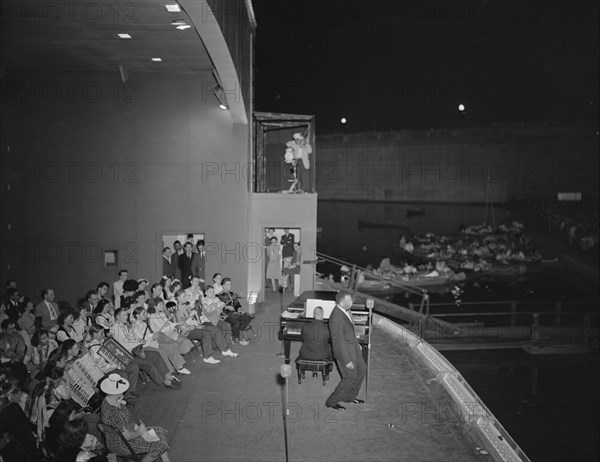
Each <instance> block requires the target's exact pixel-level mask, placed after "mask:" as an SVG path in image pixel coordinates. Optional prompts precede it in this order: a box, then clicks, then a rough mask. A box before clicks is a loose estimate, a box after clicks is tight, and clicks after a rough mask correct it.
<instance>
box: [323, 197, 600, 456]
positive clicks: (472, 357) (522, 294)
mask: <svg viewBox="0 0 600 462" xmlns="http://www.w3.org/2000/svg"><path fill="white" fill-rule="evenodd" d="M414 206H422V207H424V208H425V213H424V214H422V215H418V216H413V217H410V218H408V224H409V226H410V227H409V228H406V229H374V228H360V227H359V226H358V220H359V219H361V220H365V221H372V222H387V223H400V222H402V221H405V220H406V219H407V216H406V210H407V209H408V208H410V207H414ZM484 215H485V208H484V206H479V205H455V204H449V205H445V204H433V205H431V204H425V205H422V204H384V203H368V202H334V201H331V202H330V201H320V202H319V209H318V226H320V227H322V228H323V231H322V232H321V234H320V236H319V240H318V250H319V251H320V252H322V253H325V254H328V255H332V256H335V257H337V258H340V259H343V260H345V261H348V262H351V263H355V264H358V265H360V266H366V265H367V264H372V265H374V266H378V265H379V262H380V261H381V259H382V258H384V257H392V263H394V262H396V263H399V262H400V260H401V258H400V257H398V256H396V255H395V254H394V243H395V242H397V241H398V240H399V238H400V236H401V235H402V234H404V235H410V234H411V233H415V234H424V233H426V232H432V233H435V234H450V233H452V232H455V231H456V230H457V229H458V227H459V226H460V225H472V224H481V223H482V222H483V219H484ZM511 217H512V215H511V212H510V210H509V209H506V208H500V207H498V208H496V209H495V218H496V221H497V223H502V222H504V221H505V220H506V219H510V218H511ZM318 270H319V271H320V272H322V273H325V274H329V273H332V274H334V275H336V276H337V275H338V274H339V270H338V269H337V268H336V267H335V266H331V265H328V264H324V265H319V267H318ZM460 289H461V293H460V296H459V300H461V301H463V302H465V301H490V300H519V301H520V300H524V301H562V302H564V303H565V307H566V308H565V311H568V309H569V308H568V302H570V301H571V302H581V301H584V302H587V304H588V305H591V306H595V307H597V306H598V298H599V297H598V289H597V288H591V287H590V286H589V284H586V283H585V282H584V281H582V279H581V278H580V277H579V276H578V275H576V274H573V273H570V272H568V271H566V270H565V269H543V270H539V271H529V272H528V273H527V274H526V275H525V276H524V277H522V278H520V279H519V280H511V281H506V280H504V281H502V280H491V279H485V280H477V281H471V282H466V283H464V284H460ZM390 299H391V301H396V302H397V303H400V304H402V305H404V306H406V305H407V303H409V302H413V303H419V301H420V297H418V296H408V297H407V296H406V295H405V294H399V295H395V296H393V297H390ZM456 300H457V297H456V296H455V295H453V294H452V293H451V292H449V288H445V289H443V290H441V291H439V293H435V292H434V293H431V302H432V303H436V302H451V303H455V304H456ZM455 306H456V307H457V309H456V310H454V311H459V310H460V305H455ZM572 309H578V308H576V307H573V308H572ZM596 309H597V308H596ZM432 311H434V308H432ZM448 320H449V319H448ZM488 320H489V319H488ZM444 354H445V356H446V357H447V358H448V359H449V360H450V361H451V362H452V363H453V364H454V365H455V366H456V367H457V369H458V370H459V371H460V372H461V374H462V375H463V376H464V377H465V378H466V379H467V381H468V382H469V384H470V385H471V387H472V388H473V389H474V390H475V391H476V393H477V394H478V395H479V396H480V397H481V398H482V399H483V401H484V402H485V403H486V405H487V406H488V408H490V410H491V411H492V412H493V413H494V415H495V416H496V417H497V418H498V419H499V420H500V422H501V423H502V424H503V425H504V427H505V428H506V429H507V430H508V432H509V433H510V434H511V436H512V437H513V438H514V439H515V441H516V442H517V443H518V444H519V445H520V446H521V447H522V448H523V450H524V451H525V453H526V454H527V455H528V456H529V457H530V458H531V459H532V460H533V461H561V462H562V461H597V460H599V457H600V452H599V448H598V437H597V434H598V431H599V430H600V425H599V417H598V415H599V413H598V410H599V409H598V405H599V403H598V396H599V380H598V379H599V364H598V355H597V353H592V354H589V355H545V356H537V357H536V356H533V355H529V354H527V353H525V352H524V351H522V350H487V351H468V352H445V353H444Z"/></svg>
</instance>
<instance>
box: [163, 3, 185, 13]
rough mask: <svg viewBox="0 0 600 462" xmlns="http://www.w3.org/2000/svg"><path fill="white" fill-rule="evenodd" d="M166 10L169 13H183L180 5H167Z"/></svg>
mask: <svg viewBox="0 0 600 462" xmlns="http://www.w3.org/2000/svg"><path fill="white" fill-rule="evenodd" d="M165 8H166V9H167V11H168V12H169V13H180V12H181V8H179V5H177V4H172V5H165Z"/></svg>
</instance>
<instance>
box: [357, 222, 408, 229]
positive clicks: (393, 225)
mask: <svg viewBox="0 0 600 462" xmlns="http://www.w3.org/2000/svg"><path fill="white" fill-rule="evenodd" d="M358 227H359V228H408V227H409V224H408V221H401V222H399V223H385V222H377V221H366V220H358Z"/></svg>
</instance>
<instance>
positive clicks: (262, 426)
mask: <svg viewBox="0 0 600 462" xmlns="http://www.w3.org/2000/svg"><path fill="white" fill-rule="evenodd" d="M292 300H293V297H292V296H290V295H286V300H285V305H286V306H287V304H289V303H290V302H291V301H292ZM279 313H280V302H279V296H278V295H276V294H269V297H268V300H267V301H266V302H264V303H261V304H259V305H258V306H257V317H256V320H255V322H256V324H257V325H258V327H259V329H258V330H259V334H260V335H259V337H258V338H257V339H256V340H255V341H254V342H253V343H251V344H250V345H249V346H246V347H241V346H237V348H235V350H236V351H237V352H239V353H240V355H239V357H238V358H235V359H234V358H221V359H222V362H221V363H220V364H217V365H208V364H204V363H203V362H202V359H201V358H199V357H198V355H196V356H197V360H196V362H195V363H194V362H192V361H189V360H188V363H187V367H188V368H189V369H190V370H191V371H192V375H191V376H187V377H183V378H182V381H183V388H182V389H181V390H177V391H165V390H159V389H158V388H157V387H156V386H154V385H153V384H151V383H149V384H146V385H142V386H140V387H139V389H138V391H139V392H140V394H141V396H140V398H139V399H138V400H139V405H138V406H139V408H138V410H137V415H138V417H141V418H142V420H143V421H144V423H146V424H147V425H162V426H163V427H165V428H166V429H167V430H168V431H169V442H170V445H171V451H170V455H171V460H172V461H173V462H200V461H285V460H286V452H285V448H286V446H285V427H284V419H283V412H282V410H283V403H284V399H285V385H284V382H283V381H282V379H281V378H280V375H279V373H280V366H281V364H283V358H282V357H280V356H277V353H279V352H280V350H281V342H279V341H278V340H277V332H278V329H279ZM298 349H299V344H298V343H296V342H294V343H293V344H292V355H291V357H292V358H295V357H296V356H297V353H298ZM292 362H293V361H292ZM431 378H433V374H432V373H431V372H430V371H429V370H428V369H426V367H425V366H424V364H423V363H422V362H421V361H420V360H419V359H418V358H417V357H416V356H414V355H413V353H412V351H411V350H410V349H409V348H408V347H405V346H403V345H400V344H399V343H398V342H397V341H396V340H395V339H394V338H392V337H391V336H390V335H389V334H387V333H385V332H383V331H381V330H379V329H374V333H373V336H372V346H371V373H370V384H369V397H368V398H369V399H368V403H366V404H363V405H355V404H348V405H347V409H346V410H345V411H332V410H331V409H328V408H326V407H325V405H324V402H325V399H326V397H327V396H328V395H329V394H330V393H331V392H332V391H333V389H334V388H335V386H336V385H337V383H338V381H339V374H338V373H337V371H336V370H334V372H333V373H332V374H331V378H330V381H329V382H328V383H327V385H326V386H323V385H322V381H321V379H320V377H319V378H312V376H309V375H307V377H306V379H305V380H303V381H302V384H301V385H299V384H298V382H297V376H296V373H295V369H294V370H293V375H292V377H291V378H290V380H289V385H288V386H289V403H290V407H289V408H290V416H289V421H290V424H289V430H290V431H289V434H290V439H289V453H290V460H292V461H321V460H322V461H342V460H343V461H411V462H419V461H423V462H425V461H426V462H434V461H439V462H451V461H457V462H467V461H471V460H478V461H486V460H491V457H490V456H489V455H488V456H485V455H481V454H479V452H477V451H476V449H475V448H476V446H480V444H478V443H477V442H476V441H475V440H474V438H475V437H476V436H475V435H474V434H471V433H470V432H469V430H468V428H467V427H466V426H465V425H464V424H462V423H460V422H459V420H458V418H457V413H456V410H455V407H454V405H453V403H452V401H451V399H450V397H449V396H448V394H447V393H446V392H445V390H444V389H443V388H442V387H441V386H440V385H439V383H437V382H436V381H432V382H431V383H427V380H429V379H431ZM364 393H365V387H364V386H363V390H362V392H361V395H362V397H363V398H364ZM389 424H393V426H389Z"/></svg>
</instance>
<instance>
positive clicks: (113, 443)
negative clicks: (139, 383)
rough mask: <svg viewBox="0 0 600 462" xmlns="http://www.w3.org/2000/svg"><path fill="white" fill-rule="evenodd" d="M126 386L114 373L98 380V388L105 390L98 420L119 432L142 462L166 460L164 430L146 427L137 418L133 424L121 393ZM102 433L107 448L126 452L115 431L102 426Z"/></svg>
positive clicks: (126, 449)
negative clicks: (137, 421)
mask: <svg viewBox="0 0 600 462" xmlns="http://www.w3.org/2000/svg"><path fill="white" fill-rule="evenodd" d="M128 388H129V382H128V381H127V380H126V379H124V378H122V377H121V376H120V375H118V374H111V375H110V376H109V377H108V378H107V379H105V380H103V381H102V383H101V384H100V389H101V390H102V391H103V392H104V393H106V398H104V401H103V402H102V407H101V410H100V415H101V423H104V424H108V425H110V426H111V427H114V428H115V429H116V431H119V432H120V433H121V434H122V435H123V436H124V437H125V439H126V440H127V442H128V443H129V445H130V446H131V447H132V448H133V450H134V451H135V452H136V454H143V456H142V459H141V460H142V462H152V461H153V460H155V459H158V458H159V457H160V460H161V461H162V462H170V459H169V454H168V453H167V451H168V450H169V444H168V442H167V432H166V430H165V429H164V428H162V427H146V426H145V425H144V424H143V423H142V422H141V421H140V424H139V425H137V424H136V423H135V422H134V421H133V419H132V418H131V414H130V413H129V409H128V408H127V406H126V404H125V402H124V400H123V394H124V393H125V392H126V391H127V389H128ZM105 435H106V446H107V448H108V450H109V451H111V452H114V453H115V454H117V455H120V456H127V455H128V454H129V449H128V448H127V446H125V444H124V443H123V440H122V439H121V437H120V436H119V435H117V434H115V431H113V430H111V429H105ZM149 440H150V441H149ZM156 440H158V441H156Z"/></svg>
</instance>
